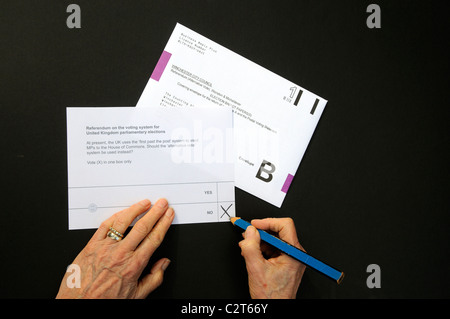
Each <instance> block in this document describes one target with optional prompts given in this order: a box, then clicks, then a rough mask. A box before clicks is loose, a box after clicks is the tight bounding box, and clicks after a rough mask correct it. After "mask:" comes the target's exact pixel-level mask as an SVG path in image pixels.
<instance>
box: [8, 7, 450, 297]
mask: <svg viewBox="0 0 450 319" xmlns="http://www.w3.org/2000/svg"><path fill="white" fill-rule="evenodd" d="M74 2H75V3H77V4H78V5H80V7H81V26H82V27H81V29H68V28H67V27H66V18H67V16H68V15H69V14H68V13H66V8H67V6H68V4H70V3H74ZM370 3H372V2H371V1H356V0H355V1H261V0H259V1H248V0H246V1H242V0H241V1H236V0H228V1H204V0H202V1H200V0H198V1H181V0H178V1H173V0H170V1H163V0H159V1H87V0H86V1H56V0H55V1H2V2H1V3H0V27H1V28H0V32H1V38H0V104H1V105H0V114H1V116H0V121H1V122H0V143H1V159H2V162H1V164H2V173H1V175H2V178H1V181H2V186H3V187H2V192H1V202H2V203H3V206H2V209H1V211H2V212H1V228H2V236H1V241H0V245H1V255H2V258H1V263H0V274H1V275H2V277H1V278H0V297H2V298H53V297H54V296H55V295H56V293H57V291H58V287H59V284H60V282H61V278H62V276H63V275H64V272H65V268H66V266H67V265H68V264H70V263H71V262H72V260H73V259H74V258H75V256H76V255H77V253H78V252H79V251H80V250H81V249H82V248H83V247H84V245H85V244H86V243H87V241H88V240H89V238H90V237H91V236H92V234H93V232H94V231H93V230H80V231H69V230H68V221H67V164H66V159H67V158H66V118H65V109H66V107H67V106H99V107H101V106H133V105H136V103H137V101H138V99H139V97H140V94H141V93H142V91H143V89H144V87H145V84H146V83H147V81H148V79H149V76H150V74H151V72H152V70H153V68H154V66H155V64H156V62H157V61H158V58H159V56H160V54H161V52H162V50H163V48H164V46H165V44H166V42H167V40H168V39H169V36H170V34H171V32H172V30H173V28H174V27H175V23H176V22H180V23H182V24H184V25H185V26H187V27H189V28H191V29H193V30H195V31H196V32H198V33H200V34H202V35H204V36H206V37H208V38H210V39H212V40H213V41H215V42H217V43H219V44H221V45H223V46H225V47H227V48H229V49H231V50H233V51H235V52H236V53H238V54H241V55H242V56H244V57H246V58H248V59H250V60H252V61H254V62H256V63H258V64H260V65H262V66H264V67H265V68H267V69H269V70H271V71H273V72H275V73H277V74H279V75H281V76H282V77H285V78H287V79H289V80H290V81H292V82H295V83H297V84H299V85H302V86H303V87H305V88H306V89H308V90H310V91H312V92H314V93H316V94H318V95H320V96H322V97H324V98H326V99H328V101H329V102H328V104H327V107H326V109H325V111H324V113H323V115H322V118H321V120H320V122H319V125H318V126H317V129H316V131H315V133H314V136H313V138H312V140H311V143H310V145H309V147H308V150H307V152H306V154H305V156H304V158H303V161H302V163H301V165H300V167H299V170H298V172H297V174H296V176H295V179H294V181H293V183H292V185H291V188H290V190H289V192H288V194H287V196H286V199H285V202H284V204H283V206H282V208H281V209H278V208H276V207H274V206H271V205H270V204H267V203H265V202H263V201H262V200H259V199H258V198H256V197H254V196H251V195H249V194H248V193H246V192H243V191H241V190H239V189H236V207H237V214H238V215H240V216H242V217H244V218H245V219H252V218H264V217H269V216H273V217H283V216H290V217H292V218H293V219H294V220H295V223H296V226H297V231H298V234H299V238H300V242H301V243H302V245H303V246H304V247H305V248H306V250H307V251H308V252H309V253H311V255H313V256H315V257H317V258H319V259H323V260H324V261H326V262H327V263H329V264H331V265H333V266H335V267H337V268H339V269H341V270H343V271H344V272H345V273H346V278H345V279H344V281H343V283H342V284H341V285H339V286H338V285H336V284H335V283H333V282H331V281H330V280H329V279H327V278H326V277H323V276H321V275H319V274H317V273H315V272H313V271H311V270H307V271H306V273H305V276H304V278H303V282H302V284H301V286H300V291H299V294H298V297H299V298H449V297H450V289H448V287H449V284H450V275H449V261H450V232H449V230H450V228H449V225H450V222H449V221H450V217H449V200H448V183H449V177H450V174H449V168H448V164H449V160H450V157H449V151H448V148H449V130H448V121H449V113H450V111H449V98H448V71H449V70H448V67H449V62H448V58H449V55H448V51H447V49H446V48H445V45H447V42H448V34H449V33H448V26H447V22H446V21H447V20H448V11H446V8H444V7H443V5H441V4H440V2H437V1H376V3H377V4H379V5H380V7H381V21H382V28H381V29H369V28H367V26H366V18H367V16H368V15H369V14H368V13H366V8H367V6H368V4H370ZM149 198H150V199H152V198H151V194H149ZM240 239H241V235H240V232H239V231H238V230H237V229H236V228H233V227H232V225H231V224H226V223H225V224H224V223H220V224H200V225H175V226H173V227H171V229H170V230H169V233H168V234H167V236H166V240H165V241H164V243H163V245H162V246H161V247H160V249H159V250H158V251H157V253H156V255H157V256H155V259H153V258H152V261H154V260H157V259H156V258H158V257H162V256H165V257H169V258H170V259H171V260H172V264H171V265H170V266H169V268H168V269H167V272H166V274H165V281H164V283H163V285H162V286H161V287H160V288H158V289H157V290H156V291H155V292H154V293H153V294H151V295H150V298H246V297H248V296H249V294H248V287H247V282H246V280H247V277H246V271H245V264H244V262H243V258H242V257H241V255H240V249H239V247H238V245H237V243H238V241H239V240H240ZM369 264H378V265H379V266H380V268H381V288H379V289H375V288H374V289H369V288H368V287H367V285H366V279H367V277H368V275H369V274H368V273H367V272H366V268H367V266H368V265H369Z"/></svg>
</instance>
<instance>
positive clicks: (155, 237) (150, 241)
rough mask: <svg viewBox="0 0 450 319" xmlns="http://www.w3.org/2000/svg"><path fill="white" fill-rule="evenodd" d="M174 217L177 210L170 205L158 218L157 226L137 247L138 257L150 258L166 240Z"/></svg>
mask: <svg viewBox="0 0 450 319" xmlns="http://www.w3.org/2000/svg"><path fill="white" fill-rule="evenodd" d="M174 217H175V212H174V210H173V208H172V207H169V208H168V209H167V211H166V212H165V214H164V215H163V216H162V217H161V218H160V219H159V220H158V222H157V223H156V225H155V227H153V229H152V230H151V232H150V234H148V235H147V236H146V237H145V238H144V239H143V240H142V242H141V243H140V245H139V246H138V247H137V248H136V250H135V252H136V257H137V258H140V259H141V260H148V259H150V257H151V256H152V255H153V253H154V252H155V250H156V249H157V248H158V247H159V246H160V245H161V243H162V241H163V240H164V237H165V235H166V233H167V231H168V230H169V227H170V225H171V224H172V222H173V219H174Z"/></svg>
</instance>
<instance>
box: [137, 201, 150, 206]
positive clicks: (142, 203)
mask: <svg viewBox="0 0 450 319" xmlns="http://www.w3.org/2000/svg"><path fill="white" fill-rule="evenodd" d="M138 204H139V205H141V206H142V207H148V206H150V201H149V200H148V199H144V200H141V201H140V202H139V203H138Z"/></svg>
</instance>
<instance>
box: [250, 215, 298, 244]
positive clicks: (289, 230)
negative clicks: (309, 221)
mask: <svg viewBox="0 0 450 319" xmlns="http://www.w3.org/2000/svg"><path fill="white" fill-rule="evenodd" d="M251 223H252V225H253V226H255V227H256V228H259V229H262V230H266V231H267V230H268V231H273V232H276V233H278V236H279V237H280V239H282V240H284V241H285V242H287V243H289V244H291V245H293V246H295V247H297V248H300V249H303V247H302V246H301V245H300V242H299V241H298V237H297V231H296V229H295V224H294V221H293V220H292V218H265V219H253V220H252V221H251Z"/></svg>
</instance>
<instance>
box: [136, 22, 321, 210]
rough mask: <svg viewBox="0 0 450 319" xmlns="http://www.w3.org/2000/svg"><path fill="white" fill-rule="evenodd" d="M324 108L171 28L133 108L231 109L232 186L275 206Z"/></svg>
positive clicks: (233, 56)
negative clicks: (233, 138)
mask: <svg viewBox="0 0 450 319" xmlns="http://www.w3.org/2000/svg"><path fill="white" fill-rule="evenodd" d="M282 55H283V52H280V58H282ZM286 63H289V62H288V61H286ZM291 63H295V61H292V62H291ZM326 103H327V101H326V100H325V99H323V98H321V97H319V96H317V95H316V94H314V93H312V92H310V91H308V90H306V89H304V88H303V87H301V86H299V85H297V84H295V83H292V82H290V81H288V80H286V79H283V78H282V77H280V76H278V75H276V74H274V73H272V72H271V71H269V70H267V69H265V68H263V67H261V66H259V65H257V64H255V63H253V62H251V61H249V60H248V59H246V58H244V57H242V56H240V55H238V54H236V53H234V52H232V51H230V50H228V49H226V48H224V47H223V46H221V45H219V44H217V43H215V42H213V41H211V40H209V39H207V38H205V37H204V36H201V35H200V34H198V33H196V32H194V31H192V30H190V29H188V28H186V27H184V26H182V25H181V24H177V25H176V27H175V30H174V31H173V33H172V35H171V37H170V39H169V41H168V43H167V45H166V47H165V49H164V51H163V52H162V54H161V57H160V59H159V61H158V63H157V65H156V67H155V69H154V71H153V73H152V74H151V76H150V79H149V81H148V83H147V85H146V87H145V89H144V91H143V93H142V95H141V97H140V99H139V101H138V103H137V107H139V108H142V107H156V106H163V107H166V108H192V107H194V108H195V107H213V108H215V109H217V110H220V109H223V108H228V109H232V111H233V112H234V137H235V148H236V151H235V185H236V186H237V187H239V188H241V189H242V190H244V191H247V192H249V193H251V194H253V195H255V196H257V197H259V198H261V199H263V200H265V201H267V202H269V203H271V204H273V205H275V206H277V207H281V205H282V203H283V200H284V198H285V196H286V193H287V191H288V189H289V186H290V184H291V182H292V180H293V178H294V175H295V173H296V171H297V169H298V167H299V164H300V161H301V159H302V157H303V155H304V153H305V150H306V148H307V146H308V143H309V141H310V139H311V137H312V135H313V132H314V130H315V128H316V125H317V123H318V121H319V118H320V116H321V114H322V112H323V110H324V108H325V105H326Z"/></svg>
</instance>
